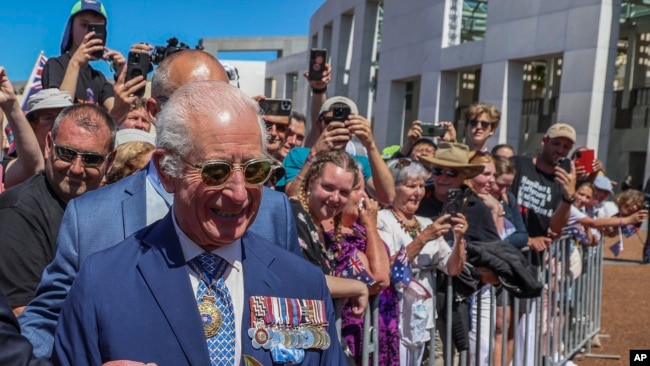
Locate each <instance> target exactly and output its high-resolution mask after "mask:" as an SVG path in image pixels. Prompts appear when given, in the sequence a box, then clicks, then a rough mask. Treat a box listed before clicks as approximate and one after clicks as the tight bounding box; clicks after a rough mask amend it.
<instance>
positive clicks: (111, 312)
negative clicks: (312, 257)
mask: <svg viewBox="0 0 650 366" xmlns="http://www.w3.org/2000/svg"><path fill="white" fill-rule="evenodd" d="M233 245H238V244H233ZM241 245H242V268H243V271H244V304H245V305H244V309H243V317H242V324H241V328H242V339H241V342H242V354H243V355H249V356H252V357H254V358H255V359H256V360H258V361H260V362H261V363H262V364H264V365H272V359H271V354H270V352H269V351H265V350H264V349H258V350H255V349H253V347H252V345H251V339H250V338H249V337H248V335H247V332H246V330H247V329H248V328H249V327H250V326H251V324H250V308H249V306H248V303H249V302H248V299H249V297H250V296H257V295H265V296H277V297H290V298H304V299H320V300H324V301H325V304H326V310H327V319H328V320H329V326H328V332H329V335H330V337H331V338H332V340H333V342H332V345H331V346H330V347H329V348H328V349H327V350H325V351H318V350H307V351H306V352H305V359H304V361H303V364H304V365H328V366H329V365H344V364H345V357H344V355H343V351H342V348H341V345H340V343H339V342H338V338H337V335H336V327H335V322H334V307H333V305H332V301H331V297H330V293H329V291H328V289H327V284H326V283H325V278H324V276H323V273H322V272H321V271H320V270H319V269H318V267H316V266H314V265H312V264H310V263H308V262H307V261H304V260H302V259H300V258H298V257H296V256H293V255H286V251H284V250H282V249H280V248H278V247H277V246H275V245H273V244H271V243H269V242H268V241H266V240H265V239H264V238H262V237H260V236H258V235H256V234H254V233H251V232H250V231H249V232H247V233H246V234H245V235H244V236H243V237H242V244H241ZM119 359H129V360H136V361H142V362H156V363H157V364H158V365H160V366H162V365H209V364H210V359H209V356H208V349H207V345H206V340H205V337H204V335H203V327H202V324H201V319H200V316H199V312H198V309H197V304H196V300H195V297H194V291H193V290H192V286H191V284H190V279H189V275H188V272H187V267H186V263H185V259H184V257H183V252H182V249H181V246H180V243H179V241H178V237H177V235H176V232H175V230H174V224H173V222H172V218H171V214H168V215H167V216H166V217H165V218H164V219H162V220H160V221H158V222H156V223H154V224H152V225H151V226H149V227H147V228H145V229H143V230H141V231H139V232H138V233H136V234H135V235H134V236H131V237H129V238H128V239H127V240H125V241H124V242H122V243H121V244H119V245H118V246H116V247H114V248H110V249H108V250H105V251H102V252H100V253H97V254H94V255H92V256H91V257H90V258H88V259H87V260H86V262H85V263H84V264H83V266H82V268H81V271H80V272H79V276H78V277H77V280H76V281H75V283H74V285H73V286H72V288H71V289H70V293H69V296H68V299H67V300H66V302H65V305H64V306H63V309H62V311H61V316H60V319H59V324H58V326H57V328H56V335H55V341H54V352H53V361H54V362H55V363H60V364H61V365H81V364H89V365H99V364H102V363H103V362H106V361H109V360H119Z"/></svg>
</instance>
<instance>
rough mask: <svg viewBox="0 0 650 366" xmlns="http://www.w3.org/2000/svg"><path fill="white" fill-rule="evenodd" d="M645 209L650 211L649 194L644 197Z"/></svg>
mask: <svg viewBox="0 0 650 366" xmlns="http://www.w3.org/2000/svg"><path fill="white" fill-rule="evenodd" d="M643 209H644V210H650V194H648V193H645V194H644V195H643Z"/></svg>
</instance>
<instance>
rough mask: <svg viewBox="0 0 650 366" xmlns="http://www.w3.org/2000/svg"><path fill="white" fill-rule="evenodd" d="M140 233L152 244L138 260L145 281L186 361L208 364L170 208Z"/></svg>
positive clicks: (206, 352) (204, 343)
mask: <svg viewBox="0 0 650 366" xmlns="http://www.w3.org/2000/svg"><path fill="white" fill-rule="evenodd" d="M142 235H143V237H142V238H141V240H142V241H143V242H144V243H146V244H149V245H150V246H151V248H150V249H149V250H148V251H146V252H145V253H143V254H142V257H141V259H140V261H139V262H138V269H139V271H140V273H141V275H142V277H143V278H144V281H145V282H146V284H147V286H148V287H149V290H150V291H151V294H152V295H153V297H154V298H155V299H156V302H157V303H158V305H159V306H160V310H161V311H162V312H163V313H164V314H165V318H166V319H167V322H168V323H169V326H170V327H171V329H172V331H173V333H174V335H175V336H176V339H177V340H178V342H179V344H180V346H181V348H182V349H183V352H184V353H185V356H186V358H187V360H188V363H189V364H192V365H209V364H210V358H209V355H208V348H207V344H206V340H205V337H204V336H203V326H202V324H201V319H200V316H199V312H198V309H197V306H196V300H195V299H194V293H193V292H192V285H191V283H190V279H189V276H188V273H187V268H186V265H185V259H184V257H183V252H182V249H181V246H180V243H179V241H178V236H177V235H176V232H175V230H174V224H173V222H172V217H171V212H170V213H169V214H167V216H165V218H164V219H162V220H161V221H159V222H158V223H156V224H154V225H153V226H152V228H151V230H147V231H145V232H143V233H142Z"/></svg>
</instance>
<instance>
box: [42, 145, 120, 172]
mask: <svg viewBox="0 0 650 366" xmlns="http://www.w3.org/2000/svg"><path fill="white" fill-rule="evenodd" d="M52 146H53V147H54V152H55V153H56V157H57V159H59V160H61V161H64V162H66V163H70V164H72V163H73V162H74V161H75V160H76V159H77V156H80V157H81V162H82V163H83V164H84V167H86V168H97V167H99V166H100V165H102V164H103V163H104V161H105V160H106V159H107V158H108V157H109V156H111V153H109V154H108V155H101V154H95V153H82V152H79V151H77V150H74V149H71V148H69V147H63V146H56V144H55V143H54V141H52Z"/></svg>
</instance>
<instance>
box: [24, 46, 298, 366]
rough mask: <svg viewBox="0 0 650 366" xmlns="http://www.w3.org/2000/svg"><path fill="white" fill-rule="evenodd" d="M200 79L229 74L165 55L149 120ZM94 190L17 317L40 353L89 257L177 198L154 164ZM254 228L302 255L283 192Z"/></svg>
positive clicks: (68, 216)
mask: <svg viewBox="0 0 650 366" xmlns="http://www.w3.org/2000/svg"><path fill="white" fill-rule="evenodd" d="M200 80H216V81H223V82H226V83H227V82H228V75H227V73H226V71H225V70H224V68H223V66H222V65H221V64H220V63H219V61H217V59H215V58H214V57H213V56H212V55H210V54H208V53H206V52H204V51H199V50H183V51H180V52H176V53H174V54H172V55H170V56H168V57H167V58H165V59H164V60H163V61H162V62H161V63H160V64H159V65H158V68H157V69H156V71H155V72H154V75H153V78H152V85H151V98H149V99H148V100H147V111H148V113H149V114H150V115H151V120H152V121H155V116H156V115H157V114H158V112H160V110H161V109H162V108H164V105H165V102H166V101H167V100H168V99H169V97H170V96H171V95H172V93H173V92H174V91H175V90H176V89H178V88H180V87H181V86H183V85H185V84H187V83H189V82H191V81H200ZM154 123H155V122H154ZM92 193H93V194H92V195H91V194H86V195H83V196H81V197H80V198H78V199H75V200H72V201H70V203H69V204H68V206H67V208H66V211H65V214H64V216H63V220H62V223H61V228H60V231H59V236H58V239H57V252H56V256H55V258H54V261H52V263H51V264H50V265H49V266H48V267H47V268H46V269H45V272H44V273H43V279H42V280H41V283H40V285H39V286H38V289H37V290H36V294H35V297H34V300H32V302H30V303H29V305H28V306H27V307H26V308H25V311H24V312H23V314H22V315H21V316H20V317H19V318H18V320H19V321H20V325H21V327H22V333H23V335H24V336H25V337H27V338H28V339H29V340H30V341H31V342H32V344H33V345H34V354H35V355H36V356H37V357H49V356H50V355H51V352H52V345H53V342H54V339H53V337H54V331H55V327H56V323H57V320H58V317H59V312H60V310H61V306H62V305H63V302H64V301H65V298H66V295H67V293H68V290H69V289H70V286H71V285H72V282H73V281H74V280H75V278H76V276H77V273H78V272H79V269H80V267H81V265H82V263H83V262H84V261H85V259H86V258H87V257H88V256H89V255H90V254H92V253H95V252H97V251H100V250H103V249H106V248H110V247H112V246H114V245H115V244H117V243H119V242H121V241H123V240H124V239H125V238H127V237H128V236H130V235H131V234H133V233H134V232H136V231H138V230H139V229H142V228H143V227H145V226H147V225H149V224H151V223H153V222H155V221H158V220H159V219H161V218H163V217H164V216H165V215H166V214H167V213H168V212H169V207H170V205H171V203H172V199H173V197H172V195H171V194H169V193H167V192H166V191H165V189H164V188H163V187H162V185H161V183H160V178H159V176H158V174H157V172H156V169H155V168H154V167H153V166H152V165H151V164H149V165H148V167H147V168H146V169H144V170H142V171H140V172H138V173H136V174H133V175H131V176H129V177H127V178H124V179H122V180H120V181H118V182H116V183H113V184H111V185H108V186H106V187H104V188H102V189H99V190H96V191H93V192H92ZM250 230H251V231H253V232H254V233H256V234H258V235H260V236H262V237H264V238H266V239H267V240H268V241H270V242H272V243H278V244H279V245H282V246H284V248H285V249H287V250H289V251H291V252H293V253H295V254H297V255H300V247H299V246H298V239H297V238H298V234H297V233H296V225H295V222H294V220H293V215H292V211H291V208H290V206H289V201H288V200H287V198H286V196H285V195H284V194H282V193H279V192H275V191H272V190H270V189H264V194H263V196H262V202H261V207H260V212H259V214H258V215H257V217H256V219H255V221H254V223H253V225H252V226H251V227H250Z"/></svg>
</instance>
